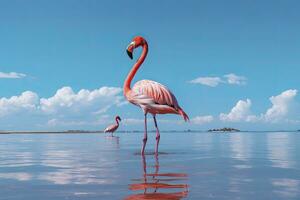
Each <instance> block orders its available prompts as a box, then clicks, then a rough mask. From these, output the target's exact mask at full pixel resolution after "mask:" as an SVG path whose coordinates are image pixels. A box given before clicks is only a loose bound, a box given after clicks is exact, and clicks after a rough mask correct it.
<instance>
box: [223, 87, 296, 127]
mask: <svg viewBox="0 0 300 200" xmlns="http://www.w3.org/2000/svg"><path fill="white" fill-rule="evenodd" d="M296 95H297V90H295V89H294V90H293V89H290V90H286V91H284V92H282V93H281V94H279V95H277V96H272V97H270V101H271V103H272V107H271V108H269V109H268V110H267V111H266V112H265V113H262V114H260V115H258V116H257V115H252V114H251V109H250V108H251V104H252V103H251V100H250V99H246V100H245V101H244V100H239V101H238V102H237V103H236V105H235V106H234V107H233V108H232V109H231V111H230V112H229V113H228V114H225V113H221V114H220V115H219V118H220V120H221V121H230V122H242V121H244V122H258V121H259V122H265V123H266V122H286V123H291V124H297V123H298V122H299V120H296V119H290V118H291V117H293V116H292V115H291V113H292V111H293V110H294V109H295V100H294V99H295V97H296Z"/></svg>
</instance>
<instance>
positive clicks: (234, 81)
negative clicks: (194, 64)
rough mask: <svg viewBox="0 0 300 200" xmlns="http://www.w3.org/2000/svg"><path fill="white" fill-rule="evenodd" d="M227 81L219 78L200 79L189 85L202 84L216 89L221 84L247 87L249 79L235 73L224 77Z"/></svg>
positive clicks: (192, 81)
mask: <svg viewBox="0 0 300 200" xmlns="http://www.w3.org/2000/svg"><path fill="white" fill-rule="evenodd" d="M223 77H224V78H225V79H223V78H221V77H217V76H212V77H198V78H196V79H194V80H191V81H189V83H195V84H201V85H206V86H210V87H216V86H218V85H219V84H221V83H224V84H226V83H227V84H230V85H245V84H246V81H247V78H246V77H244V76H238V75H235V74H233V73H230V74H226V75H224V76H223Z"/></svg>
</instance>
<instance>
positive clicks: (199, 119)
mask: <svg viewBox="0 0 300 200" xmlns="http://www.w3.org/2000/svg"><path fill="white" fill-rule="evenodd" d="M213 120H214V117H213V116H211V115H205V116H196V117H194V118H192V119H191V122H192V123H194V124H199V125H201V124H206V123H210V122H212V121H213Z"/></svg>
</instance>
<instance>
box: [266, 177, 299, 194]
mask: <svg viewBox="0 0 300 200" xmlns="http://www.w3.org/2000/svg"><path fill="white" fill-rule="evenodd" d="M271 182H272V185H273V186H274V187H275V190H274V193H276V194H278V195H280V196H282V197H284V198H292V197H297V196H299V195H300V181H299V180H295V179H288V178H283V179H272V180H271Z"/></svg>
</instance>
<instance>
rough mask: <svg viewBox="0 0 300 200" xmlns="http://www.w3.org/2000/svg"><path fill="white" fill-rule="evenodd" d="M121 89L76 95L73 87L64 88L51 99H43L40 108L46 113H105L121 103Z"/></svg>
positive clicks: (83, 92)
mask: <svg viewBox="0 0 300 200" xmlns="http://www.w3.org/2000/svg"><path fill="white" fill-rule="evenodd" d="M121 91H122V89H121V88H116V87H101V88H99V89H96V90H92V91H90V90H86V89H82V90H80V91H79V92H78V93H75V92H74V91H73V90H72V88H71V87H63V88H61V89H59V90H57V92H56V93H55V95H54V96H52V97H49V98H41V100H40V107H41V110H42V111H43V112H45V113H49V114H55V113H70V112H71V113H74V114H75V113H77V114H83V113H86V112H94V113H96V114H97V113H98V114H99V113H105V112H106V111H107V110H108V109H109V107H110V106H111V105H115V104H118V103H120V102H121V97H120V96H119V93H120V92H121Z"/></svg>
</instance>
